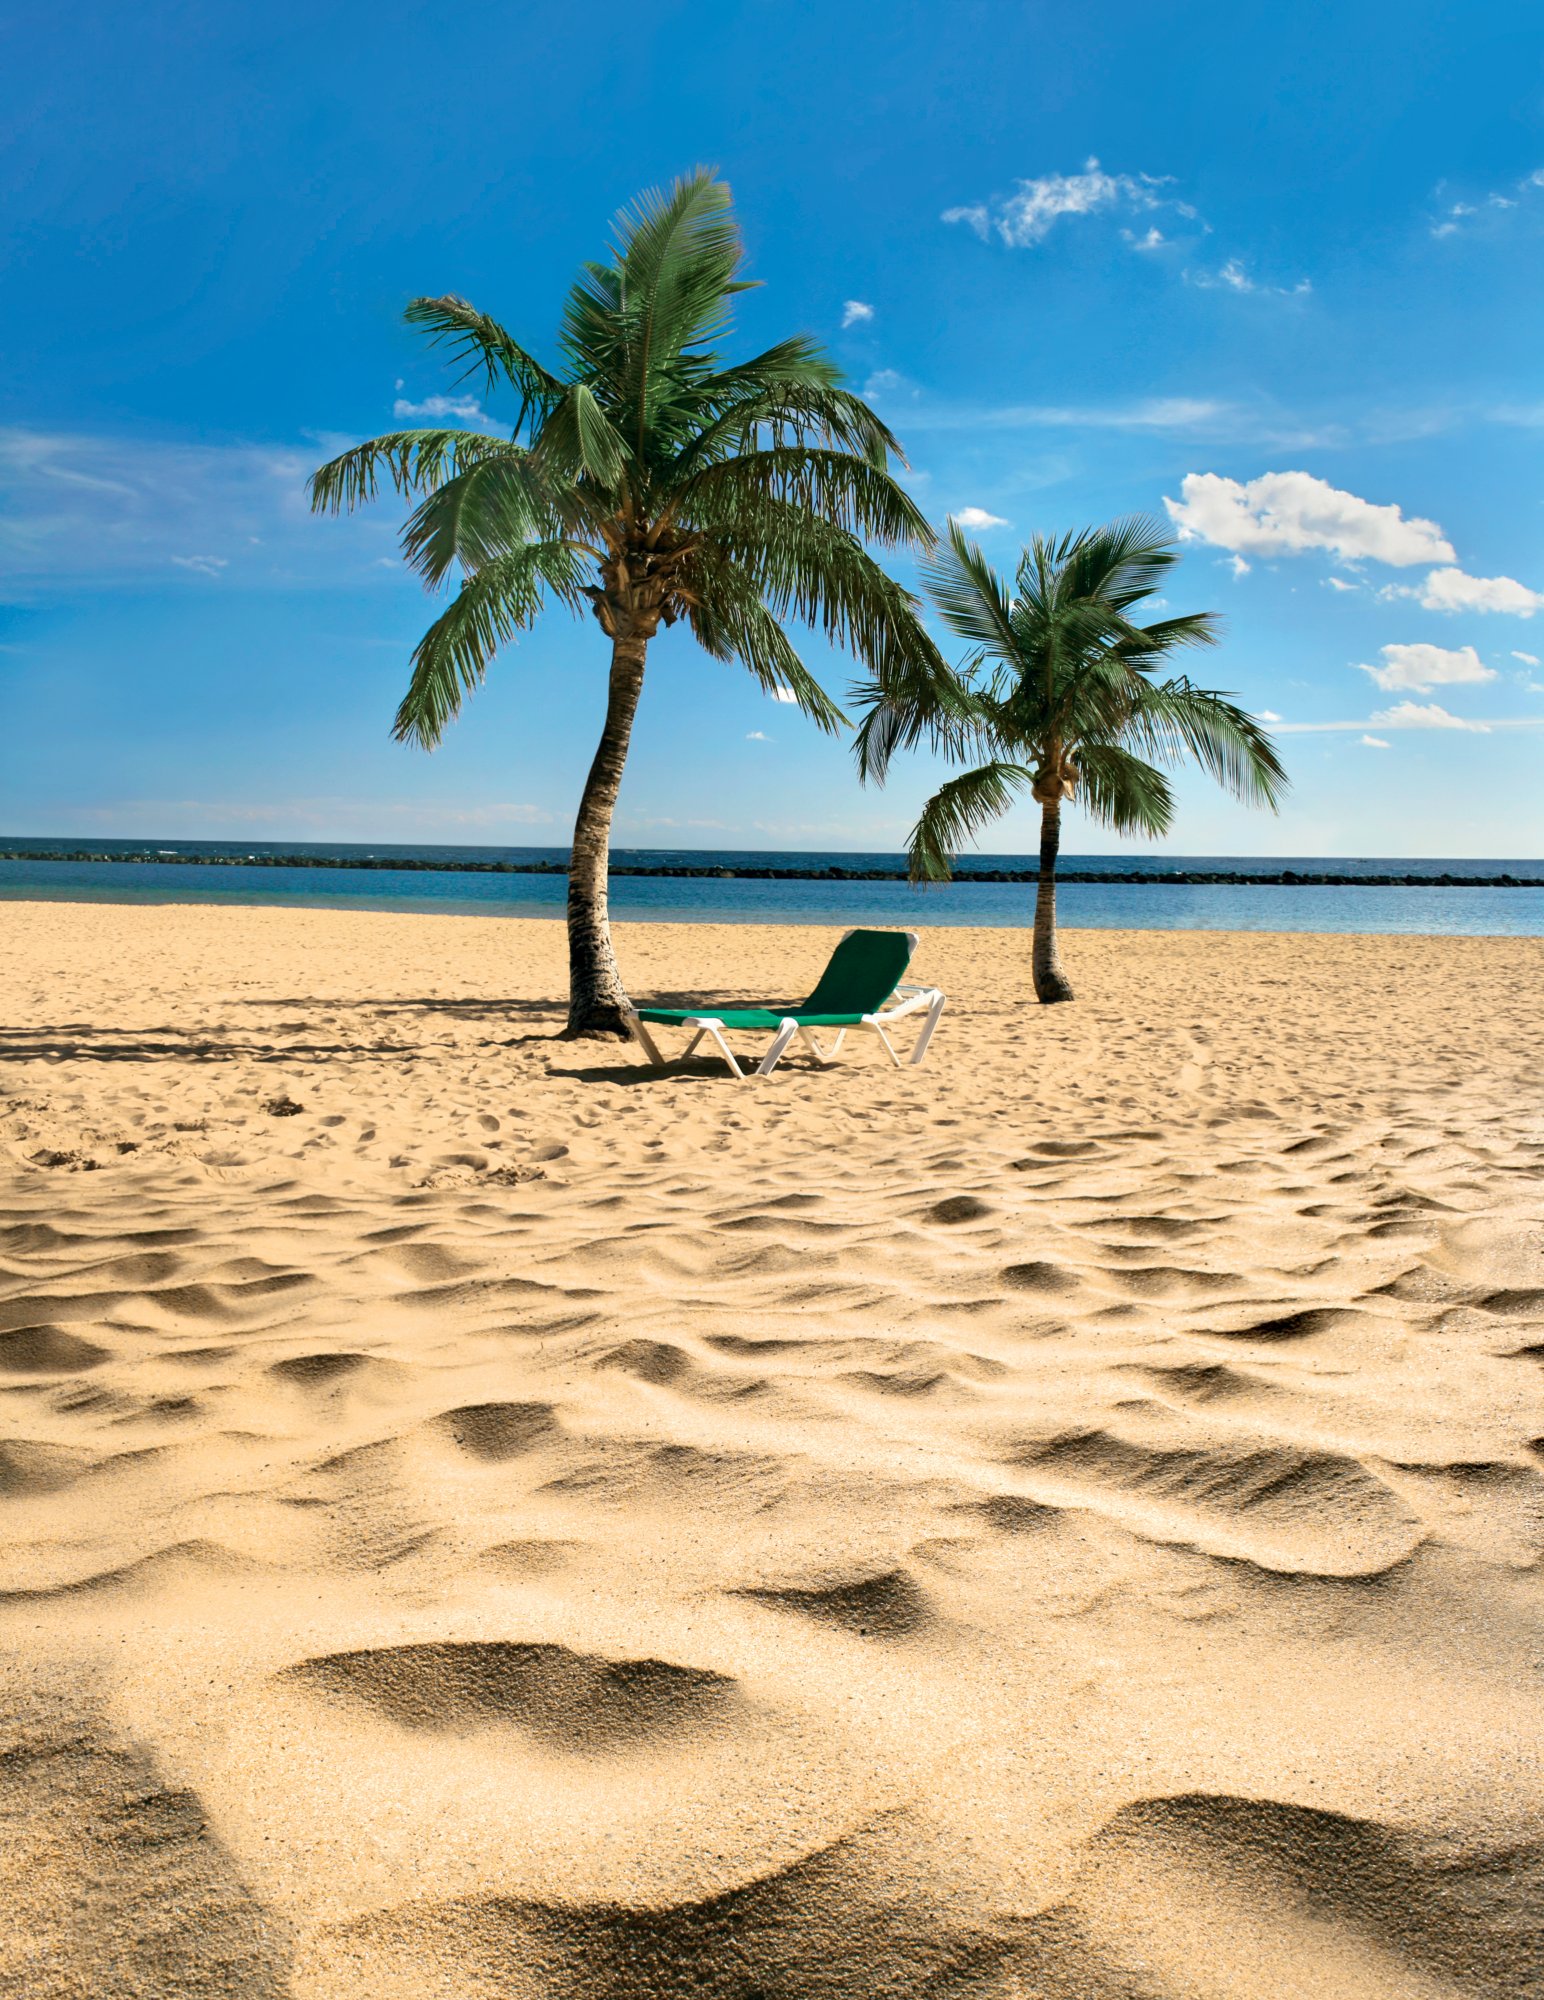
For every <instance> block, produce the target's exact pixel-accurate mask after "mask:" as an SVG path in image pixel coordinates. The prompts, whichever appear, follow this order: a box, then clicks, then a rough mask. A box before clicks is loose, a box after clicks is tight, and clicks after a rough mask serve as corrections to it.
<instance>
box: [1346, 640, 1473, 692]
mask: <svg viewBox="0 0 1544 2000" xmlns="http://www.w3.org/2000/svg"><path fill="white" fill-rule="evenodd" d="M1380 650H1381V652H1382V654H1383V665H1382V666H1381V667H1374V666H1369V665H1368V664H1367V662H1366V661H1365V660H1364V661H1360V662H1358V667H1357V671H1358V672H1359V673H1364V674H1367V675H1369V676H1370V677H1371V678H1372V679H1373V680H1374V681H1376V682H1377V684H1378V686H1379V687H1380V688H1382V689H1383V691H1384V693H1385V694H1397V693H1400V692H1404V691H1408V692H1409V693H1412V694H1425V693H1427V692H1428V690H1430V689H1431V688H1434V687H1459V686H1478V685H1480V684H1481V683H1483V682H1485V681H1493V680H1496V679H1498V678H1499V676H1498V675H1497V673H1496V670H1495V668H1494V667H1487V666H1486V665H1485V662H1484V661H1483V660H1482V659H1481V658H1480V656H1479V654H1478V653H1477V652H1476V651H1475V650H1474V648H1473V647H1472V646H1458V647H1454V648H1449V647H1446V646H1427V645H1408V646H1384V647H1382V648H1380Z"/></svg>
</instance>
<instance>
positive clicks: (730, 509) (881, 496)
mask: <svg viewBox="0 0 1544 2000" xmlns="http://www.w3.org/2000/svg"><path fill="white" fill-rule="evenodd" d="M767 499H770V500H772V501H774V502H776V503H777V504H778V505H779V506H780V507H792V508H796V509H798V510H799V511H800V512H801V513H804V514H809V515H817V516H819V518H820V519H821V520H823V521H826V522H828V523H829V524H830V525H831V526H833V527H836V528H840V529H842V530H844V531H845V532H846V533H847V534H849V535H857V536H861V537H862V538H863V539H864V540H866V541H875V542H882V543H885V544H888V545H889V546H891V547H894V546H895V545H896V544H898V543H911V542H922V543H924V544H927V543H929V542H931V540H932V530H931V528H930V527H929V526H928V523H927V517H926V516H925V515H924V514H923V513H922V511H921V509H920V508H919V507H918V506H917V504H916V502H915V501H914V500H913V499H912V497H911V495H910V494H909V493H908V492H907V491H906V490H905V488H904V487H902V486H901V485H899V484H898V483H897V481H895V480H894V479H892V478H891V476H890V474H889V473H888V472H884V471H881V470H880V468H879V467H878V466H875V465H871V464H870V463H869V462H868V460H867V459H863V458H858V457H855V456H854V455H853V454H852V453H851V452H846V451H827V450H811V449H809V448H807V447H805V446H802V445H774V446H769V447H767V448H766V449H765V450H761V451H744V452H739V453H737V454H736V455H735V456H734V457H732V458H721V459H719V460H718V461H717V462H716V463H715V464H712V465H708V466H705V467H704V468H703V470H702V471H701V472H699V473H697V474H696V476H695V477H694V478H692V479H691V480H690V481H688V483H687V484H686V485H685V486H684V487H683V488H682V489H681V492H680V494H679V495H678V496H677V498H676V500H675V501H674V503H673V506H672V510H671V511H672V513H673V514H674V515H675V517H676V518H677V519H678V520H679V521H680V523H681V524H682V526H684V527H691V528H700V529H703V530H705V531H707V532H709V533H712V532H715V531H719V530H723V529H728V530H729V531H730V532H733V531H734V530H735V529H736V528H737V527H739V528H741V529H742V530H746V531H749V532H750V533H752V534H754V533H756V532H757V531H758V527H759V524H760V520H761V518H762V502H763V501H764V500H767Z"/></svg>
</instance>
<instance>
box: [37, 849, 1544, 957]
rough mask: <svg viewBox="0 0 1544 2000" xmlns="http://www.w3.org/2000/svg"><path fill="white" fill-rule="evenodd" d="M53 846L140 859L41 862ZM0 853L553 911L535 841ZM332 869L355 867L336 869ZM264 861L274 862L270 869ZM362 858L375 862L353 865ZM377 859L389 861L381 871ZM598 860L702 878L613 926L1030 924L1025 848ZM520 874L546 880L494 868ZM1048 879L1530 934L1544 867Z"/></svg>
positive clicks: (1107, 910) (339, 903) (332, 903)
mask: <svg viewBox="0 0 1544 2000" xmlns="http://www.w3.org/2000/svg"><path fill="white" fill-rule="evenodd" d="M63 851H68V852H71V853H74V854H81V853H89V854H92V855H104V856H105V855H112V856H115V857H136V856H142V857H145V858H143V859H134V858H115V859H110V860H108V859H103V860H46V859H42V858H40V857H41V856H42V855H44V854H49V853H58V852H63ZM0 852H7V853H10V854H13V855H15V856H17V857H18V858H12V859H5V860H0V900H12V901H14V900H24V899H33V900H39V901H73V902H78V901H85V902H93V901H101V902H115V903H135V902H139V903H210V904H255V905H271V906H278V907H289V906H294V907H311V908H329V909H364V910H399V911H408V912H412V911H418V912H434V913H441V914H447V915H454V914H461V915H480V916H518V917H557V916H560V915H561V914H562V910H563V907H564V899H565V895H566V888H565V882H564V877H563V874H562V872H561V871H562V868H563V866H564V865H565V864H566V860H567V855H568V849H567V847H566V846H548V845H544V846H535V845H521V846H517V845H506V844H494V843H470V842H469V843H453V842H439V841H420V842H389V841H373V842H364V841H279V840H253V839H250V838H248V839H244V840H198V839H186V838H170V837H163V838H158V837H154V836H142V837H134V838H128V837H123V836H112V837H93V836H79V835H68V834H61V835H53V836H48V835H35V834H34V835H4V834H0ZM184 857H206V858H205V859H202V860H200V859H190V858H184ZM340 861H341V862H343V863H345V864H347V863H353V864H354V865H352V866H349V865H344V866H339V865H337V864H338V863H339V862H340ZM276 862H282V863H284V864H285V865H282V866H276V865H274V864H275V863H276ZM361 862H369V863H371V864H374V865H371V866H369V867H368V868H366V867H361V866H359V865H358V864H360V863H361ZM392 862H397V863H400V864H401V865H400V866H399V867H392V866H390V865H384V866H382V865H380V864H382V863H385V864H390V863H392ZM307 863H310V864H312V865H309V866H307V865H305V864H307ZM329 863H330V864H332V865H329ZM612 864H613V870H614V871H625V870H626V869H628V868H629V867H640V868H641V867H651V868H658V869H667V868H676V867H678V868H682V869H690V870H693V871H701V872H694V873H691V874H681V875H669V874H665V875H649V874H640V875H629V874H627V873H626V872H614V873H613V877H612V882H611V897H610V900H611V909H612V914H613V916H614V917H615V918H617V919H618V920H619V921H621V922H629V921H650V920H652V921H655V922H675V923H679V922H695V923H768V924H782V923H792V924H819V925H834V926H840V925H843V924H849V923H865V924H916V925H919V926H923V927H926V926H929V925H949V926H958V925H980V926H985V927H989V928H1005V929H1018V928H1021V927H1025V926H1027V925H1028V924H1029V923H1030V921H1031V919H1032V915H1033V900H1034V895H1033V885H1032V884H1026V883H1024V882H1012V881H982V880H972V879H971V878H972V877H979V876H980V875H982V874H992V873H996V874H1004V873H1010V872H1016V873H1023V872H1030V871H1033V869H1034V868H1035V866H1036V857H1035V856H1034V855H1033V854H1025V853H982V852H975V853H972V854H969V855H965V856H962V857H961V859H960V861H959V863H958V869H957V872H958V876H959V878H960V879H959V880H958V881H956V882H955V883H951V884H947V885H928V886H925V887H913V886H912V885H911V884H909V883H907V882H904V881H887V880H863V879H861V878H862V876H863V874H864V871H865V870H873V871H878V870H891V871H899V870H900V869H902V868H903V867H904V856H903V855H902V854H900V853H899V852H898V851H894V850H889V851H887V850H881V849H870V850H844V849H792V848H741V847H624V846H616V847H614V848H613V850H612ZM531 868H537V869H542V868H544V869H546V870H548V871H549V872H547V873H513V872H499V871H504V870H519V869H531ZM737 868H743V869H764V870H768V871H779V870H790V871H798V873H799V879H794V880H788V879H781V880H780V879H776V877H775V874H774V875H773V877H772V878H771V879H768V878H767V877H763V878H761V879H754V878H749V877H746V876H740V877H738V878H736V877H735V875H734V872H733V871H735V870H736V869H737ZM463 870H464V871H466V872H461V871H463ZM479 870H480V871H483V872H477V871H479ZM1061 870H1062V874H1063V876H1064V877H1067V876H1076V875H1077V874H1079V873H1083V872H1089V873H1104V874H1113V873H1126V874H1135V875H1139V876H1156V877H1164V876H1169V875H1175V874H1185V873H1195V874H1231V875H1234V876H1239V877H1243V878H1268V877H1278V878H1279V877H1281V876H1282V875H1284V874H1296V875H1297V876H1299V877H1307V878H1311V877H1313V876H1315V875H1334V876H1339V877H1342V878H1345V877H1350V878H1353V879H1352V880H1350V881H1346V880H1341V881H1338V882H1333V883H1318V882H1314V881H1313V880H1311V879H1306V880H1301V879H1300V880H1297V881H1290V882H1284V881H1281V880H1266V879H1245V880H1242V881H1237V882H1231V883H1186V882H1174V881H1167V880H1160V881H1154V882H1135V883H1131V882H1098V883H1094V882H1078V881H1075V880H1064V881H1063V882H1062V884H1061V886H1060V888H1059V892H1058V908H1059V914H1060V919H1061V922H1062V923H1063V925H1064V926H1065V927H1067V928H1068V929H1072V930H1077V929H1084V928H1086V929H1130V930H1181V931H1183V930H1211V931H1228V930H1245V931H1306V932H1313V931H1319V932H1341V933H1353V934H1371V935H1377V934H1390V933H1395V934H1398V933H1408V934H1419V935H1455V936H1457V935H1463V936H1541V935H1544V861H1541V860H1538V859H1534V858H1531V857H1516V856H1503V857H1438V858H1431V857H1413V856H1397V855H1394V856H1391V855H1204V854H1201V855H1195V854H1186V855H1179V854H1174V853H1170V852H1154V851H1153V850H1151V849H1148V850H1131V851H1122V852H1116V853H1113V854H1111V853H1106V854H1080V853H1076V852H1066V853H1064V854H1063V855H1062V857H1061ZM715 871H724V872H723V873H718V872H715ZM819 871H825V872H819ZM1405 874H1409V875H1415V876H1421V877H1431V876H1440V875H1447V876H1450V877H1452V878H1454V879H1453V882H1452V883H1451V884H1450V885H1444V886H1436V885H1432V884H1430V883H1429V882H1427V883H1422V884H1420V885H1415V886H1406V885H1404V884H1389V883H1386V882H1384V883H1375V882H1367V883H1359V882H1357V881H1355V880H1354V878H1355V877H1356V876H1358V875H1365V876H1370V877H1377V876H1388V875H1405ZM1500 876H1512V877H1514V878H1521V881H1523V882H1527V881H1528V880H1529V879H1530V878H1537V886H1520V885H1519V886H1511V887H1480V886H1466V884H1467V883H1470V882H1473V881H1474V880H1475V878H1493V877H1500Z"/></svg>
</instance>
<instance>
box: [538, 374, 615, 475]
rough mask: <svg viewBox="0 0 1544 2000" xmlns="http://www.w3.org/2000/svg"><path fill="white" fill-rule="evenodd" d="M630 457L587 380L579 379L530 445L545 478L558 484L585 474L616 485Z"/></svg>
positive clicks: (551, 411) (557, 404) (551, 413)
mask: <svg viewBox="0 0 1544 2000" xmlns="http://www.w3.org/2000/svg"><path fill="white" fill-rule="evenodd" d="M629 456H630V452H629V448H628V445H627V443H626V441H625V440H624V439H623V438H621V437H620V436H618V434H617V432H616V430H615V429H614V428H613V426H612V425H611V423H610V421H609V420H608V418H607V416H606V413H605V411H604V410H603V409H602V408H601V406H600V404H599V403H598V402H597V401H596V399H595V394H594V392H593V390H591V388H590V387H589V385H588V384H587V383H584V382H576V383H575V384H574V385H573V387H572V388H570V389H568V390H566V391H565V392H564V395H563V397H562V400H561V401H560V402H558V403H556V404H554V406H553V407H552V409H551V410H549V411H548V413H547V417H546V420H545V422H544V423H543V424H542V427H541V430H540V432H539V433H538V435H537V438H536V442H535V443H534V444H533V445H532V447H531V457H532V459H533V461H534V462H535V464H536V465H537V467H538V468H539V470H540V472H541V475H542V477H543V478H544V479H547V480H551V481H553V482H555V483H557V482H563V481H570V480H576V479H580V478H582V477H584V476H586V475H588V477H589V478H591V479H593V480H594V481H595V482H596V483H597V484H598V485H600V486H603V487H606V488H614V487H615V486H616V485H617V484H618V482H619V481H620V480H621V477H622V474H623V471H624V469H625V467H626V464H627V461H628V458H629Z"/></svg>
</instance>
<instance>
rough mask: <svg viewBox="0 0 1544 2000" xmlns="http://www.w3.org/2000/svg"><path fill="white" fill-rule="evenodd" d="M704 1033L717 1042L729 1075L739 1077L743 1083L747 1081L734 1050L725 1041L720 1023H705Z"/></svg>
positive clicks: (703, 1026)
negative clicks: (727, 1066) (735, 1057)
mask: <svg viewBox="0 0 1544 2000" xmlns="http://www.w3.org/2000/svg"><path fill="white" fill-rule="evenodd" d="M702 1033H703V1034H705V1035H707V1036H709V1037H711V1039H712V1040H713V1041H715V1042H717V1044H718V1052H719V1054H720V1055H721V1056H722V1057H723V1058H724V1061H725V1062H726V1063H728V1065H729V1074H730V1075H731V1076H734V1077H738V1078H739V1080H740V1081H741V1082H742V1083H743V1082H744V1081H745V1071H744V1070H743V1069H741V1067H740V1065H739V1064H738V1063H737V1062H736V1061H735V1059H734V1050H733V1049H732V1048H730V1046H729V1044H728V1043H727V1042H726V1041H725V1040H724V1036H723V1031H722V1030H721V1029H720V1027H719V1024H718V1022H717V1021H704V1022H703V1023H702Z"/></svg>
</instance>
